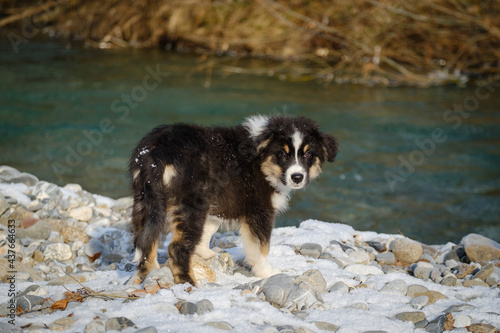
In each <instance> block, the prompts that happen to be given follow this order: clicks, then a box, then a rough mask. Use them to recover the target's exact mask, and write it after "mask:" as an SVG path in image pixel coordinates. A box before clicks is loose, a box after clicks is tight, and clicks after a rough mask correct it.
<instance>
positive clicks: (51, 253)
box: [43, 243, 73, 261]
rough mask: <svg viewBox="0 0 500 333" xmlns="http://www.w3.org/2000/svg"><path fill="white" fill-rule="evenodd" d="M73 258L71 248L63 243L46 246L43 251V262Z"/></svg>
mask: <svg viewBox="0 0 500 333" xmlns="http://www.w3.org/2000/svg"><path fill="white" fill-rule="evenodd" d="M72 256H73V252H72V251H71V247H69V245H68V244H64V243H53V244H49V245H47V247H46V248H45V251H43V258H44V260H49V259H54V260H60V261H64V260H69V259H71V257H72Z"/></svg>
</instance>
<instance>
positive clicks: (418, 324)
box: [415, 319, 429, 328]
mask: <svg viewBox="0 0 500 333" xmlns="http://www.w3.org/2000/svg"><path fill="white" fill-rule="evenodd" d="M427 325H429V321H428V320H427V319H424V320H422V321H419V322H418V323H415V328H425V326H427Z"/></svg>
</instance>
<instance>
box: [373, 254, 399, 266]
mask: <svg viewBox="0 0 500 333" xmlns="http://www.w3.org/2000/svg"><path fill="white" fill-rule="evenodd" d="M375 259H376V260H377V262H378V263H379V264H381V265H394V264H395V263H396V256H395V255H394V253H392V252H382V253H379V254H377V255H376V256H375Z"/></svg>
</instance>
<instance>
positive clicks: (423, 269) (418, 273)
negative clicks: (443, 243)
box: [412, 261, 434, 280]
mask: <svg viewBox="0 0 500 333" xmlns="http://www.w3.org/2000/svg"><path fill="white" fill-rule="evenodd" d="M412 267H413V266H412ZM433 269H434V265H433V264H430V263H427V262H423V261H420V262H418V263H417V264H416V265H415V266H414V267H413V276H415V277H416V278H418V279H422V280H425V279H428V278H429V277H430V275H431V272H432V270H433Z"/></svg>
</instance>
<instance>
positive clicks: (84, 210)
mask: <svg viewBox="0 0 500 333" xmlns="http://www.w3.org/2000/svg"><path fill="white" fill-rule="evenodd" d="M69 217H71V218H73V219H76V220H78V221H82V222H88V221H89V220H90V219H91V218H92V208H91V207H89V206H83V207H78V208H75V209H72V210H71V211H70V212H69Z"/></svg>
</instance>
